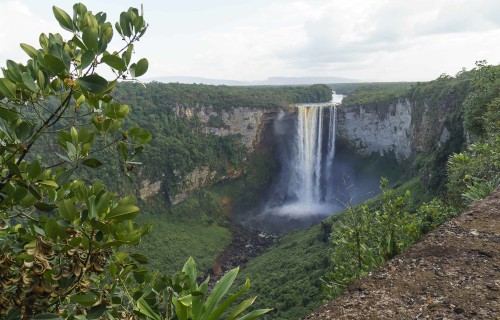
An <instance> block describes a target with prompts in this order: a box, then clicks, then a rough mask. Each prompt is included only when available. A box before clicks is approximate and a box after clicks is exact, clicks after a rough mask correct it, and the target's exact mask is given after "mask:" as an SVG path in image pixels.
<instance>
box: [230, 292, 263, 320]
mask: <svg viewBox="0 0 500 320" xmlns="http://www.w3.org/2000/svg"><path fill="white" fill-rule="evenodd" d="M255 299H257V296H255V297H252V298H249V299H247V300H245V301H243V302H242V303H240V304H239V305H238V306H237V307H236V308H234V310H233V311H232V312H231V314H230V315H229V318H227V320H234V319H235V318H236V317H237V316H239V315H240V314H241V313H242V312H243V311H245V310H246V309H248V308H249V307H250V306H251V305H252V304H253V303H254V302H255Z"/></svg>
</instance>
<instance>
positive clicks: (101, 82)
mask: <svg viewBox="0 0 500 320" xmlns="http://www.w3.org/2000/svg"><path fill="white" fill-rule="evenodd" d="M77 82H78V83H79V84H80V86H81V87H82V88H83V89H85V90H86V91H88V92H91V93H103V92H104V91H106V89H107V88H108V81H106V79H104V78H103V77H101V76H99V75H98V74H96V73H94V74H91V75H90V76H84V77H81V78H78V80H77Z"/></svg>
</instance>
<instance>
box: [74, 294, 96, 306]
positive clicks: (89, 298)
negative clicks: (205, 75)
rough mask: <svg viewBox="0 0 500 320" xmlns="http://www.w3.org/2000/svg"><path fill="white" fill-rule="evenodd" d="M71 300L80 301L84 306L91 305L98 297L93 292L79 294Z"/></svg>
mask: <svg viewBox="0 0 500 320" xmlns="http://www.w3.org/2000/svg"><path fill="white" fill-rule="evenodd" d="M70 299H71V302H73V303H78V304H80V305H82V306H84V307H91V306H93V305H94V304H95V303H96V301H97V300H96V298H95V297H94V296H93V295H91V294H78V295H74V296H72V297H71V298H70Z"/></svg>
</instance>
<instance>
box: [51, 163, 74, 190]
mask: <svg viewBox="0 0 500 320" xmlns="http://www.w3.org/2000/svg"><path fill="white" fill-rule="evenodd" d="M68 160H69V159H68ZM73 172H75V169H74V168H71V169H69V170H66V171H64V172H62V173H61V174H59V175H58V176H57V177H56V182H57V184H58V185H63V184H64V183H65V182H66V181H67V180H68V179H69V178H70V177H71V176H72V175H73Z"/></svg>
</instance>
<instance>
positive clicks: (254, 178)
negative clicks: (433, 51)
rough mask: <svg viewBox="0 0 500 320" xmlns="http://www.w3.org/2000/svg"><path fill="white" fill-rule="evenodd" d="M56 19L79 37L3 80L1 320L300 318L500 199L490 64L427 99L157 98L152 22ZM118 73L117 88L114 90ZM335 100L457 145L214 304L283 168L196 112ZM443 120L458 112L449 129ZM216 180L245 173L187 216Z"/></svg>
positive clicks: (272, 257)
mask: <svg viewBox="0 0 500 320" xmlns="http://www.w3.org/2000/svg"><path fill="white" fill-rule="evenodd" d="M53 12H54V16H55V18H56V20H57V21H58V23H59V25H60V26H61V28H62V29H64V30H66V31H70V32H71V34H72V36H71V37H69V38H68V39H65V38H63V36H61V35H59V34H49V35H46V34H42V35H41V36H40V39H39V45H37V46H36V48H35V47H33V46H32V45H29V44H24V43H22V44H21V48H22V50H24V51H25V52H26V54H27V55H28V57H29V60H28V62H27V63H26V64H19V63H16V62H13V61H11V60H9V61H7V64H6V68H5V69H4V70H3V78H0V142H1V145H0V161H1V164H0V179H1V181H0V200H1V202H0V282H1V285H2V290H3V291H2V295H1V296H0V319H19V318H26V319H28V318H35V319H36V318H38V319H60V318H64V319H83V318H90V319H98V318H99V317H105V318H130V319H132V318H140V319H147V318H150V319H190V318H191V319H218V318H221V317H223V316H224V317H226V318H229V319H238V318H241V319H252V318H255V317H258V316H260V315H263V314H265V313H268V312H269V311H270V310H269V308H273V309H274V310H273V311H272V313H271V315H270V316H269V317H270V318H272V319H292V318H297V317H300V316H303V315H306V314H307V313H309V311H310V310H311V309H312V308H314V307H315V306H317V305H319V304H320V303H321V302H322V301H323V300H324V299H328V298H334V297H335V296H337V295H338V294H340V293H341V292H342V291H343V290H344V288H345V287H346V286H347V285H348V284H349V283H350V282H351V281H352V280H353V279H356V278H357V277H359V276H361V275H363V274H365V273H367V272H369V271H370V270H371V269H372V268H374V267H376V266H378V265H380V264H381V263H383V262H384V261H386V260H387V259H390V258H392V257H394V256H395V255H397V254H399V253H400V252H402V251H404V250H406V249H407V248H408V247H409V246H411V244H413V243H414V242H415V241H416V240H418V239H419V237H421V236H422V235H423V234H425V233H426V232H428V231H429V230H431V229H432V228H434V227H436V226H437V225H439V224H440V223H443V222H444V221H446V220H448V219H450V218H452V217H454V216H456V215H458V214H459V213H460V212H462V211H463V210H464V208H466V207H467V206H468V205H469V204H471V203H473V202H475V201H478V200H480V199H482V198H484V197H485V196H487V195H488V194H489V193H491V191H492V190H493V189H494V188H495V187H496V186H498V185H499V183H500V168H499V166H500V134H499V133H500V132H499V131H500V118H499V117H500V66H491V65H488V64H487V63H486V62H485V61H479V62H478V63H477V65H476V68H474V69H473V70H470V71H466V70H464V71H462V72H460V73H459V74H457V75H456V76H454V77H451V76H447V75H442V76H441V77H439V78H438V79H436V80H434V81H431V82H425V83H382V84H377V83H370V84H331V85H329V86H326V85H313V86H308V87H301V86H293V87H292V86H290V87H264V86H263V87H228V86H207V85H184V84H178V83H176V84H163V83H157V82H153V83H149V84H146V85H142V84H139V83H136V80H137V78H138V77H140V76H142V75H143V74H145V73H146V71H147V69H148V61H147V60H146V59H145V58H141V59H137V58H136V57H135V56H134V53H133V52H134V50H133V48H134V46H135V45H137V41H138V40H139V39H140V38H141V37H142V36H143V34H144V33H145V32H146V30H147V28H148V25H147V23H146V22H145V20H144V17H143V15H142V12H141V11H140V10H137V9H134V8H130V9H129V10H128V11H125V12H123V13H122V14H121V15H120V21H119V22H117V23H116V24H115V25H114V28H113V25H112V24H111V23H110V22H107V20H106V14H104V13H97V14H94V13H92V12H90V11H88V10H87V8H86V7H85V6H84V5H83V4H80V3H79V4H75V5H74V7H73V14H72V15H69V14H68V13H66V11H64V10H63V9H60V8H57V7H55V6H54V7H53ZM113 35H115V38H123V42H122V43H121V45H115V43H114V42H113V43H112V42H111V40H112V38H113ZM111 46H115V47H114V48H113V49H111ZM104 68H111V70H112V72H113V73H114V75H115V76H114V77H112V78H109V79H106V78H104V77H102V76H101V75H100V74H102V73H101V70H102V69H104ZM118 79H124V80H125V81H122V82H119V81H118ZM331 89H333V90H335V91H337V93H342V94H348V97H347V98H346V99H345V101H344V105H345V106H349V105H367V106H372V107H373V108H376V109H377V110H378V112H383V109H384V108H385V107H386V106H387V105H388V104H391V103H396V102H397V101H399V100H400V99H409V100H410V101H412V103H413V109H412V112H414V113H415V114H414V115H415V116H416V115H417V113H418V112H422V110H426V109H428V110H429V117H431V118H432V117H444V118H446V121H448V123H449V124H450V128H451V133H450V135H451V137H452V139H449V141H448V142H446V143H445V144H444V146H441V147H440V148H437V147H435V146H433V145H428V146H426V150H428V152H427V153H425V154H416V155H415V157H414V158H412V159H411V160H410V161H409V162H408V163H405V164H404V171H405V175H404V179H406V178H411V179H409V180H408V181H406V182H402V181H398V184H397V185H394V184H391V181H388V180H386V179H383V178H382V179H381V191H382V193H381V194H380V195H379V196H377V197H374V198H373V199H370V200H369V201H367V202H365V203H363V204H360V205H356V206H355V205H351V204H349V203H346V209H345V210H344V211H342V212H340V213H338V214H336V215H334V216H332V217H330V218H327V219H326V220H325V221H323V223H322V224H321V225H317V226H313V227H311V228H310V229H308V230H305V231H299V232H294V233H292V234H290V235H288V236H285V237H283V238H281V239H279V240H278V241H276V243H275V244H273V245H272V246H271V247H270V248H269V249H268V250H267V251H266V252H265V253H264V254H262V255H260V256H259V257H257V258H255V259H253V260H251V261H250V262H249V263H248V264H247V266H246V268H245V269H244V270H242V271H241V272H240V273H241V275H240V276H243V277H239V278H238V279H236V276H237V274H238V273H239V270H238V269H234V270H231V271H229V272H228V273H227V274H226V275H225V276H223V277H222V279H221V280H220V281H219V282H218V284H217V285H215V287H214V288H212V289H210V290H209V285H208V281H204V282H202V283H201V284H200V283H199V282H198V280H199V276H198V274H201V273H204V272H206V271H208V269H210V268H211V267H212V266H213V265H214V261H215V258H216V256H217V255H218V254H219V253H220V252H221V251H222V250H223V249H224V247H225V246H227V245H228V243H229V242H230V236H231V235H230V231H229V229H228V228H227V225H228V221H227V219H226V217H225V216H224V214H225V213H224V207H223V205H222V200H223V199H231V201H232V207H233V209H235V210H239V211H244V210H247V209H250V208H252V207H253V206H255V205H256V204H257V203H258V200H259V198H260V197H262V196H263V195H264V194H265V193H266V191H267V190H268V187H269V186H270V184H271V183H272V178H273V175H274V174H275V173H276V171H277V164H276V162H275V161H274V159H272V157H269V155H268V154H264V153H261V152H260V151H258V150H257V151H256V152H254V153H251V154H249V153H248V150H246V148H245V147H244V146H243V144H242V143H241V141H240V137H239V136H238V135H227V136H218V135H214V134H207V132H205V131H204V130H203V126H202V124H201V121H200V119H199V118H198V117H197V116H193V117H186V116H183V115H180V114H179V113H178V110H180V109H182V108H184V109H186V108H192V109H193V110H200V109H201V108H211V109H212V110H214V111H215V113H216V114H217V115H216V116H211V117H210V119H209V120H208V123H207V125H208V126H209V127H212V128H219V129H220V128H223V127H224V125H225V124H224V122H223V121H222V118H221V117H220V115H221V114H222V112H231V110H233V109H234V108H237V107H242V108H254V109H263V110H268V109H276V110H279V109H284V108H287V107H288V106H289V105H291V104H294V103H300V102H325V101H329V100H330V99H331ZM438 105H449V106H451V107H450V110H451V111H450V112H448V113H446V114H438V112H439V108H437V106H438ZM419 118H421V117H417V116H416V117H415V119H419ZM415 125H419V123H415ZM465 137H467V138H465ZM429 143H431V142H430V141H429ZM47 151H50V152H47ZM201 166H206V167H208V168H209V169H210V170H211V171H216V172H217V174H218V175H219V176H224V175H226V174H227V173H228V172H230V171H232V170H234V169H239V170H241V171H242V172H243V173H242V174H241V176H240V177H239V178H238V179H234V180H227V179H226V180H225V181H222V182H220V183H218V184H215V185H213V186H211V187H210V188H205V189H201V190H197V191H195V192H194V193H193V194H192V195H191V197H190V198H188V199H186V200H185V201H183V202H182V203H180V204H178V205H175V206H171V205H170V203H169V201H170V198H171V196H172V195H175V194H177V193H178V192H179V191H180V190H181V189H182V187H183V185H182V179H183V177H184V176H185V175H186V174H188V173H190V172H192V171H193V170H194V169H196V168H199V167H201ZM398 172H399V171H398ZM154 177H162V178H161V179H162V180H163V181H164V183H163V184H162V186H161V190H160V193H159V194H160V196H158V197H156V198H155V199H153V200H148V201H145V200H144V201H139V203H137V201H136V200H135V198H134V193H136V192H135V191H136V189H137V188H138V185H139V183H140V180H141V179H152V178H154ZM401 177H403V175H401ZM139 178H141V179H139ZM401 179H403V178H401ZM139 206H141V207H142V208H144V210H143V211H142V212H140V211H141V210H140V209H139ZM325 239H326V241H325ZM189 256H195V259H196V261H197V262H198V264H195V262H194V260H193V259H191V258H189ZM186 261H187V262H186ZM158 270H160V271H158ZM179 270H180V271H179ZM175 272H177V273H175ZM174 273H175V274H174ZM173 274H174V275H173ZM246 277H250V278H251V279H252V286H251V287H250V282H249V280H245V279H246ZM233 283H234V284H236V286H232V284H233ZM230 287H232V288H230ZM226 294H227V295H229V297H228V298H227V299H224V297H225V296H226ZM257 295H259V299H258V300H255V296H257ZM254 301H255V303H254ZM251 306H254V307H257V308H261V309H258V310H254V311H250V312H247V308H249V307H251ZM245 312H247V313H245Z"/></svg>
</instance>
